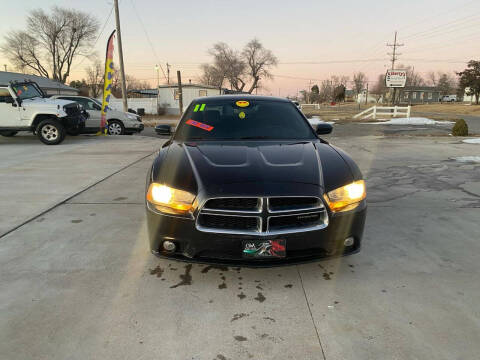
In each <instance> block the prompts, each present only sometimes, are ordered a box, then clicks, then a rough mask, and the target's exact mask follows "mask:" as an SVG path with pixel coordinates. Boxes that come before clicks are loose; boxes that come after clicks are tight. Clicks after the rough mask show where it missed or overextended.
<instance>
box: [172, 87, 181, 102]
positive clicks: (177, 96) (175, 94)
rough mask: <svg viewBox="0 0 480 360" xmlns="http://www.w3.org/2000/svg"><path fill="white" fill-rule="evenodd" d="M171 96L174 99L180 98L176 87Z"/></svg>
mask: <svg viewBox="0 0 480 360" xmlns="http://www.w3.org/2000/svg"><path fill="white" fill-rule="evenodd" d="M173 98H174V99H175V100H180V94H179V92H178V89H175V90H174V91H173Z"/></svg>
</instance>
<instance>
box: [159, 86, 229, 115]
mask: <svg viewBox="0 0 480 360" xmlns="http://www.w3.org/2000/svg"><path fill="white" fill-rule="evenodd" d="M182 93H183V111H185V110H186V109H187V107H188V105H190V103H191V102H192V100H193V99H196V98H198V97H202V96H217V95H221V94H222V90H220V89H219V88H218V87H214V86H209V85H198V84H191V83H190V84H185V85H183V84H182ZM178 99H179V96H178V86H177V85H176V84H175V85H160V86H159V88H158V105H159V106H160V107H164V108H165V109H166V113H167V114H179V113H180V105H179V100H178Z"/></svg>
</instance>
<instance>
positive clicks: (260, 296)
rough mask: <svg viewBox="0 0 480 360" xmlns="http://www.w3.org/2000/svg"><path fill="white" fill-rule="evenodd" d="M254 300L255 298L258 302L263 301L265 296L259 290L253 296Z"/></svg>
mask: <svg viewBox="0 0 480 360" xmlns="http://www.w3.org/2000/svg"><path fill="white" fill-rule="evenodd" d="M254 299H255V300H257V301H258V302H261V303H262V302H264V301H265V300H266V299H267V298H266V297H265V296H263V294H262V293H261V292H259V293H257V297H255V298H254Z"/></svg>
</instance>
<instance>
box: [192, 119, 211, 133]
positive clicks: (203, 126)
mask: <svg viewBox="0 0 480 360" xmlns="http://www.w3.org/2000/svg"><path fill="white" fill-rule="evenodd" d="M186 124H187V125H191V126H195V127H198V128H200V129H202V130H206V131H212V130H213V126H210V125H207V124H204V123H201V122H199V121H195V120H192V119H190V120H187V122H186Z"/></svg>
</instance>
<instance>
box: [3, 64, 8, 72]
mask: <svg viewBox="0 0 480 360" xmlns="http://www.w3.org/2000/svg"><path fill="white" fill-rule="evenodd" d="M3 67H4V68H5V72H7V64H3Z"/></svg>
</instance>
